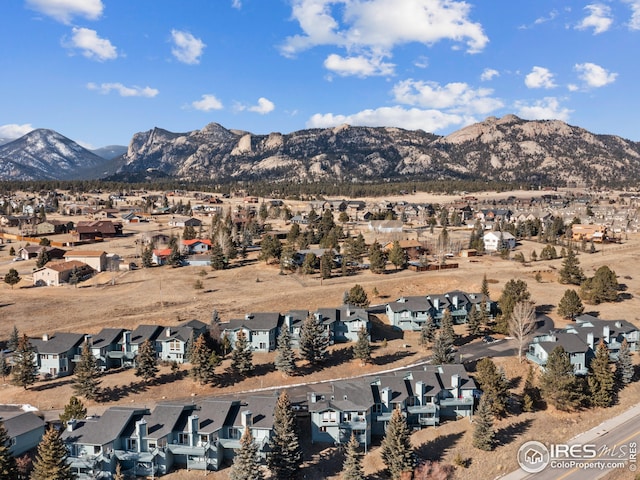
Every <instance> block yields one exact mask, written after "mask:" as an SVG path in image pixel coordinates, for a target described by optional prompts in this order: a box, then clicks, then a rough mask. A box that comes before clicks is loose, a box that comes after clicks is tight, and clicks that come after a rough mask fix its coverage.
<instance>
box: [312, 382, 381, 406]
mask: <svg viewBox="0 0 640 480" xmlns="http://www.w3.org/2000/svg"><path fill="white" fill-rule="evenodd" d="M323 396H324V400H321V399H318V400H317V401H316V402H309V411H310V412H323V411H326V410H338V411H343V412H345V411H366V410H368V409H369V408H371V407H372V406H373V405H374V404H375V398H374V395H373V392H372V389H371V384H370V382H367V381H366V380H364V379H359V380H347V381H336V382H331V393H324V394H323Z"/></svg>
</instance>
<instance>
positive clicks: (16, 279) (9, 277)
mask: <svg viewBox="0 0 640 480" xmlns="http://www.w3.org/2000/svg"><path fill="white" fill-rule="evenodd" d="M20 280H22V278H21V277H20V274H19V273H18V271H17V270H16V269H15V268H10V269H9V272H7V274H6V275H5V276H4V283H6V284H8V285H11V290H13V287H14V286H15V285H17V284H18V283H20Z"/></svg>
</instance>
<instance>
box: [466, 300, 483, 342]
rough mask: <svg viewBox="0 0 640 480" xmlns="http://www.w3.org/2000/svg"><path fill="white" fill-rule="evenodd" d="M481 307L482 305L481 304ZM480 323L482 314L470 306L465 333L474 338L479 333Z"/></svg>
mask: <svg viewBox="0 0 640 480" xmlns="http://www.w3.org/2000/svg"><path fill="white" fill-rule="evenodd" d="M481 305H482V304H481ZM481 321H482V314H481V313H480V310H478V309H477V308H476V307H475V306H474V305H472V306H471V311H470V312H469V315H468V317H467V333H469V335H471V336H474V337H475V336H476V335H478V334H479V333H480V325H481Z"/></svg>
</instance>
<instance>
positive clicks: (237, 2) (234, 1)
mask: <svg viewBox="0 0 640 480" xmlns="http://www.w3.org/2000/svg"><path fill="white" fill-rule="evenodd" d="M231 6H232V7H233V8H237V9H238V10H240V9H241V8H242V2H241V1H240V0H231Z"/></svg>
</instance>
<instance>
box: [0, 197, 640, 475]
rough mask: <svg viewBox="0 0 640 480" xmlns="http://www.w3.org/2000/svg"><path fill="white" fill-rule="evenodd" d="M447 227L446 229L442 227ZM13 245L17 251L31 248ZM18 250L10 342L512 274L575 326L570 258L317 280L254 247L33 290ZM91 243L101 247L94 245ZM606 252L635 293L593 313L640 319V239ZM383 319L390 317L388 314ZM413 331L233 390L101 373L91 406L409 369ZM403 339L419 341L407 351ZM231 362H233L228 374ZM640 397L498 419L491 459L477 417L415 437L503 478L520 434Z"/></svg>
mask: <svg viewBox="0 0 640 480" xmlns="http://www.w3.org/2000/svg"><path fill="white" fill-rule="evenodd" d="M529 195H530V193H529ZM416 200H417V199H416ZM449 200H451V197H449ZM275 227H276V228H277V227H279V225H275ZM134 228H135V230H136V231H137V232H139V231H141V230H144V229H149V230H151V229H153V230H158V229H162V230H163V231H168V228H167V227H166V226H163V225H158V224H148V225H141V226H137V227H132V230H130V231H129V233H134V232H133V229H134ZM180 230H181V229H176V230H175V231H176V232H178V231H180ZM125 232H127V227H125ZM437 233H438V231H437V230H436V235H437ZM425 235H427V236H428V235H429V234H428V233H427V234H425ZM452 235H460V236H461V237H463V236H465V235H468V233H467V232H466V231H462V230H461V231H459V232H453V233H452ZM423 238H424V237H423ZM434 238H435V237H434ZM134 239H135V236H130V237H127V238H121V239H116V240H113V241H109V242H105V243H104V244H101V245H98V246H97V247H99V248H100V249H104V250H106V251H109V252H112V251H113V252H116V253H120V254H122V255H134V254H135V253H136V246H135V245H134V243H133V242H134ZM367 239H368V240H372V239H371V238H367ZM379 240H385V239H383V238H379ZM12 245H14V247H16V248H17V247H18V245H22V244H16V243H14V244H12ZM8 248H9V246H7V245H5V246H4V248H3V249H2V250H1V251H0V275H2V276H4V274H5V273H6V272H7V271H8V269H9V268H17V269H18V270H19V271H20V273H21V275H22V276H23V281H22V282H21V284H20V285H18V286H16V287H15V288H14V289H11V288H10V287H9V286H8V285H6V284H4V283H0V340H1V339H6V338H7V337H8V335H9V333H10V331H11V329H12V328H13V325H16V326H17V327H18V329H19V330H20V331H21V332H25V333H27V334H28V335H31V336H39V335H42V334H44V333H49V334H51V333H53V332H55V331H75V332H86V333H96V332H97V331H99V330H100V329H101V328H103V327H124V328H135V327H136V326H137V325H138V324H141V323H152V324H164V325H176V324H178V323H180V322H181V321H184V320H190V319H193V318H197V319H200V320H202V321H205V322H208V321H209V319H210V316H211V312H212V311H213V310H214V309H215V310H217V311H218V312H219V315H220V317H221V318H222V320H223V321H224V320H227V319H230V318H236V317H240V316H243V315H244V314H245V313H248V312H252V311H253V312H257V311H279V312H286V311H288V310H289V309H309V310H313V309H315V308H317V307H331V306H338V305H340V304H341V302H342V295H343V292H344V291H345V290H348V289H349V288H351V287H352V286H353V285H354V284H356V283H359V284H361V285H363V286H364V288H365V290H366V291H367V292H368V293H369V295H370V298H371V296H372V293H371V292H372V291H373V290H374V288H375V289H376V290H377V291H378V293H379V297H377V298H376V297H374V298H371V300H372V303H374V304H375V303H384V302H386V301H388V300H394V299H395V298H397V297H399V296H401V295H419V294H426V293H442V292H445V291H447V290H451V289H461V290H466V291H478V290H479V289H480V284H481V281H482V278H483V276H484V275H486V276H487V278H488V279H489V280H490V282H491V283H490V289H491V294H492V297H493V298H495V299H497V298H498V296H499V294H500V291H501V289H502V287H503V286H504V284H505V282H506V281H508V280H509V279H511V278H521V279H524V280H525V281H527V283H528V285H529V290H530V291H531V294H532V297H533V299H534V300H535V302H536V303H537V304H538V305H540V306H549V307H548V309H549V311H550V313H549V315H550V316H551V317H552V318H553V319H554V321H556V324H558V325H561V324H564V323H566V322H565V321H564V320H562V319H560V318H558V317H557V315H556V314H555V305H557V303H558V301H559V300H560V298H561V296H562V294H563V293H564V291H565V289H566V288H567V286H565V285H560V284H558V283H557V281H556V271H557V269H558V268H559V267H560V264H561V260H554V261H545V262H535V263H532V264H525V265H521V264H518V263H516V262H513V261H506V260H502V259H500V258H499V257H497V256H495V257H491V256H483V257H477V258H459V259H455V261H456V262H458V263H459V265H460V268H459V269H454V270H447V271H443V272H423V273H415V272H410V271H402V272H394V271H393V270H392V269H390V270H389V271H388V272H387V274H384V275H375V274H372V273H371V272H369V271H363V272H360V273H358V274H357V275H354V276H349V277H339V276H338V277H335V278H332V279H329V280H324V281H321V280H320V279H319V278H318V277H317V276H302V275H298V274H287V275H281V274H280V271H279V269H278V267H276V266H272V265H265V264H264V262H259V261H257V260H256V258H255V257H256V254H255V253H252V254H250V256H249V258H248V260H247V264H246V265H244V266H239V264H235V265H233V268H230V269H228V270H225V271H212V270H211V269H209V268H205V267H182V268H170V267H157V268H150V269H140V270H134V271H126V272H119V273H118V274H116V275H114V274H112V273H102V274H100V275H99V276H97V277H96V278H94V279H91V280H89V281H87V282H85V283H84V284H80V286H79V287H78V288H73V287H40V288H32V287H30V275H29V274H30V272H31V270H32V269H33V267H34V263H35V262H34V261H33V260H31V261H25V262H15V263H13V262H11V261H10V257H9V256H8V253H7V251H8ZM85 248H87V249H89V250H95V249H96V246H95V245H94V246H88V247H85ZM533 249H535V250H536V251H537V252H538V253H540V250H541V249H542V245H540V244H537V243H533V242H527V241H524V242H522V245H519V246H518V250H519V251H522V252H523V253H524V255H525V258H527V259H528V258H529V254H530V252H531V251H532V250H533ZM598 249H599V251H598V253H595V254H585V253H582V254H580V256H579V259H580V262H581V265H582V267H583V269H584V270H585V273H586V274H587V275H592V274H593V272H594V271H595V269H597V268H598V267H599V266H601V265H608V266H609V267H611V268H612V269H613V270H614V271H616V273H617V274H618V281H619V282H620V283H622V284H624V285H625V292H624V294H625V297H628V298H625V299H624V300H623V301H620V302H618V303H613V304H603V305H598V306H593V307H590V306H587V309H586V310H587V311H592V312H597V313H598V314H599V315H600V316H601V317H602V318H605V319H617V318H623V319H626V320H629V321H631V322H634V323H636V324H638V325H640V313H638V312H640V308H639V307H640V300H639V298H640V271H639V270H638V267H637V266H638V256H639V255H640V235H629V238H628V239H627V240H625V241H624V242H623V243H622V244H620V245H604V246H603V247H602V246H598ZM558 250H559V248H558ZM536 272H541V275H542V281H541V282H537V281H536V280H535V274H536ZM197 280H201V281H202V282H203V284H204V288H203V289H200V290H199V289H196V288H194V284H195V282H196V281H197ZM382 320H383V321H384V320H386V319H385V318H384V316H382ZM415 339H416V336H415V334H408V335H407V336H406V338H405V339H398V340H392V341H390V342H389V343H388V346H387V347H386V349H383V348H382V347H381V346H380V345H378V347H379V349H378V350H376V352H375V354H374V358H376V357H378V358H380V359H382V358H384V359H385V364H384V365H372V366H369V367H367V371H363V370H362V369H361V368H360V367H359V366H355V365H352V364H351V363H350V362H348V361H347V362H346V363H342V364H340V365H339V367H338V368H337V369H331V368H328V369H325V370H323V371H321V372H319V373H316V374H314V375H310V376H306V377H293V378H290V379H285V380H283V378H282V377H281V376H280V375H279V374H278V373H276V372H272V371H270V368H269V367H268V365H269V364H270V362H271V360H272V359H271V356H270V355H256V356H255V361H256V363H257V364H259V365H264V367H263V368H262V369H261V370H263V371H265V372H267V373H266V374H265V375H263V376H260V377H256V378H250V379H247V380H245V381H243V382H240V383H237V384H235V385H232V386H230V387H225V388H222V387H220V386H213V387H201V386H199V385H196V384H194V383H193V382H192V381H191V380H190V379H188V378H180V379H174V378H172V377H171V376H170V373H169V371H168V369H166V368H165V369H163V370H162V374H163V375H162V378H161V380H162V381H160V382H158V383H157V384H153V385H143V384H140V383H139V382H138V381H137V379H136V378H135V377H134V376H133V375H132V372H131V371H126V372H120V373H113V374H109V375H105V376H104V377H103V384H102V385H103V387H104V388H105V391H106V392H108V395H109V400H107V399H105V401H104V402H101V403H99V404H89V411H90V412H91V413H93V412H99V411H100V410H102V409H104V408H105V407H106V406H108V405H110V404H114V403H127V404H136V405H152V404H153V403H155V402H157V401H159V400H161V399H164V398H167V399H168V398H184V397H189V396H191V395H198V396H207V395H217V394H222V393H224V394H226V393H232V392H235V391H246V390H251V389H255V388H261V387H267V386H272V385H283V384H286V383H297V382H301V381H302V382H309V381H315V380H323V379H329V378H332V377H344V376H349V375H351V374H353V373H356V372H357V373H369V372H373V371H375V369H377V368H389V367H392V366H401V365H406V364H409V363H412V362H413V361H415V360H417V359H418V358H420V357H422V356H423V355H424V354H425V352H421V351H419V350H418V349H417V347H416V343H417V342H415ZM404 344H408V345H409V346H408V347H403V346H402V345H404ZM339 348H344V346H342V347H341V346H336V350H337V349H339ZM399 351H404V354H403V355H397V352H399ZM339 355H340V353H339V352H336V357H337V358H338V357H339ZM636 357H637V356H636ZM497 361H499V362H500V363H501V364H503V366H504V367H505V369H506V372H507V374H508V376H509V377H510V378H513V377H523V376H524V373H523V372H524V370H523V369H522V367H521V366H520V365H518V364H517V362H514V361H513V359H498V360H497ZM636 361H637V358H636ZM223 368H224V365H223V367H222V368H221V371H222V369H223ZM336 372H338V373H336ZM518 388H521V385H520V386H519V387H517V388H516V389H515V391H517V390H518ZM638 394H640V386H639V385H637V384H636V385H633V386H632V387H630V388H628V389H627V390H626V391H624V392H623V394H622V395H621V398H620V403H619V405H617V406H616V407H614V408H612V409H609V410H606V411H605V410H589V411H585V412H577V413H573V414H559V413H557V412H552V411H546V412H542V413H539V414H536V415H532V414H520V415H514V416H510V417H508V418H507V419H504V420H501V421H500V422H498V424H497V427H498V429H499V430H500V431H501V432H502V433H503V434H504V435H503V438H505V439H507V440H509V441H510V442H511V443H509V444H507V445H504V446H501V447H499V448H498V449H497V450H496V451H495V452H493V453H492V454H490V455H486V454H479V452H477V451H474V450H473V449H472V447H471V446H470V431H471V430H470V424H469V423H468V422H467V421H460V422H449V423H447V424H444V425H442V426H441V427H439V428H437V429H427V430H423V431H421V432H418V433H416V434H415V435H414V442H415V443H416V445H422V448H421V452H425V454H426V456H427V457H431V458H440V459H442V460H443V461H445V462H450V461H451V460H452V458H453V456H454V455H455V454H456V453H457V452H459V453H460V454H461V455H462V456H463V457H473V461H472V462H471V465H470V467H469V468H468V469H458V472H457V474H456V476H457V477H458V478H470V479H471V478H474V479H475V478H486V479H489V478H495V477H496V476H497V475H500V474H502V473H505V472H507V471H509V470H511V469H513V468H515V453H514V452H515V451H516V450H517V446H518V445H519V444H520V443H521V442H520V440H523V441H524V440H526V439H530V438H535V439H537V440H544V439H547V438H549V439H551V438H553V439H554V440H559V439H561V438H570V437H572V436H573V435H574V434H575V433H577V432H580V431H583V430H587V429H589V428H591V426H593V425H595V424H597V423H598V422H599V421H601V420H602V419H604V418H606V417H608V416H611V415H613V414H615V413H619V412H620V411H622V410H623V409H624V407H626V406H628V405H630V404H632V403H635V402H636V401H637V398H638ZM70 395H71V386H70V382H69V380H68V379H67V380H64V379H63V380H59V381H52V382H43V383H40V384H37V385H36V386H34V388H32V389H30V390H29V391H24V390H22V389H18V388H16V387H12V386H9V385H2V386H1V387H0V403H31V404H33V405H36V406H38V407H39V408H41V409H42V410H44V411H51V410H57V409H59V408H61V407H62V406H63V405H64V404H65V403H66V402H67V401H68V398H69V396H70ZM514 440H515V441H514ZM434 452H436V453H434ZM324 454H326V455H328V456H329V457H330V458H333V460H329V461H327V462H324V463H323V464H322V465H314V466H312V467H310V469H309V470H307V471H308V472H309V475H308V476H307V478H318V479H320V478H331V475H332V473H331V472H336V471H338V470H339V464H340V459H339V457H332V456H331V455H332V452H331V450H330V449H328V450H327V451H325V452H324ZM376 455H377V454H376V453H375V452H374V453H372V454H371V455H370V456H369V457H368V458H367V462H366V466H367V472H368V473H372V474H373V473H374V472H376V471H377V470H378V469H379V468H380V462H379V459H378V457H377V456H376ZM196 476H198V477H199V476H202V473H201V472H200V473H195V472H177V473H174V474H172V475H171V476H170V477H167V478H172V479H182V478H184V479H188V478H196ZM209 478H219V479H225V478H227V472H225V471H222V472H219V473H216V474H212V475H210V477H209ZM334 478H337V477H334Z"/></svg>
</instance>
